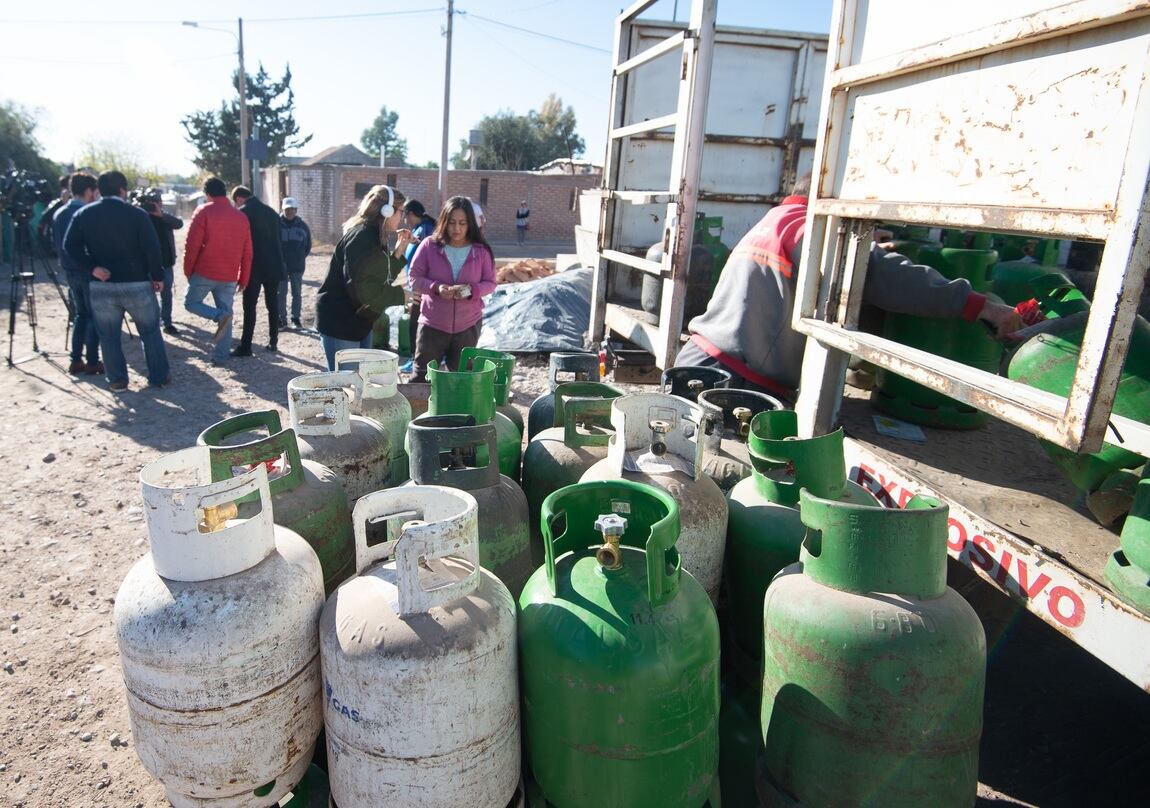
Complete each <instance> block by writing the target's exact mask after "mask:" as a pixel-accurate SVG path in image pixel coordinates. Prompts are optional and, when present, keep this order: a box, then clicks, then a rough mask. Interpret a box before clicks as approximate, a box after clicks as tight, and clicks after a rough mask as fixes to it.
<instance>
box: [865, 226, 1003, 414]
mask: <svg viewBox="0 0 1150 808" xmlns="http://www.w3.org/2000/svg"><path fill="white" fill-rule="evenodd" d="M916 260H917V261H918V263H921V264H926V265H927V266H932V267H934V268H935V269H937V270H938V271H939V273H941V274H942V275H944V276H945V277H947V278H950V279H951V280H955V279H957V278H966V279H967V280H969V281H970V285H971V288H972V289H973V290H974V291H975V292H979V293H981V294H988V293H989V287H990V281H989V279H988V274H987V273H988V271H989V270H990V267H991V265H992V264H994V262H995V261H996V260H997V253H995V252H994V250H963V249H955V248H951V247H944V248H934V247H924V248H922V249H921V250H919V251H918V257H917V259H916ZM882 335H883V336H884V337H886V338H887V339H891V340H894V341H895V342H899V343H902V344H903V345H909V346H910V347H912V348H918V349H920V350H923V351H929V352H930V353H933V354H937V355H939V356H942V357H945V358H947V359H953V360H955V361H957V362H962V363H963V364H964V365H970V366H971V367H974V368H978V369H979V370H985V371H987V372H989V373H997V372H998V365H999V362H1000V361H1001V360H1002V345H1001V344H999V343H998V342H996V341H995V340H994V338H993V337H992V336H991V334H990V333H989V332H988V331H987V329H986V327H985V326H983V325H982V324H981V323H978V322H974V323H968V322H966V321H965V320H962V319H960V318H957V317H955V318H948V319H939V318H927V317H916V316H914V315H911V314H895V313H893V312H888V313H887V314H886V317H885V319H884V321H883V332H882ZM876 381H877V387H876V388H875V391H874V393H873V394H872V395H871V403H872V404H873V405H874V406H875V408H876V409H879V410H881V411H883V412H886V413H889V414H890V415H893V416H894V417H895V418H900V419H902V420H903V421H909V422H911V423H915V424H923V425H925V426H934V427H942V428H945V429H974V428H975V427H978V426H981V425H982V424H984V423H986V420H987V419H988V418H989V417H990V416H988V415H987V414H986V413H984V412H981V411H979V410H978V409H976V408H974V407H972V406H970V405H969V404H964V403H962V402H961V401H955V400H954V399H952V398H949V397H948V396H944V395H943V394H942V393H938V392H936V391H934V390H930V389H928V388H926V387H923V386H922V385H920V384H917V383H915V382H912V381H910V380H909V379H905V378H903V377H902V376H899V375H898V374H895V373H891V372H889V371H886V370H882V369H880V370H879V371H878V374H877V377H876Z"/></svg>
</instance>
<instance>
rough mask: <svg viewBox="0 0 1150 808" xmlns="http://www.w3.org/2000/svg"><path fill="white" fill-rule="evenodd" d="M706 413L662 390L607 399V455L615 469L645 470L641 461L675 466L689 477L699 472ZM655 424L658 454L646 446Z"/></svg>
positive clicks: (697, 476)
mask: <svg viewBox="0 0 1150 808" xmlns="http://www.w3.org/2000/svg"><path fill="white" fill-rule="evenodd" d="M706 417H707V415H706V413H705V411H704V410H703V408H702V407H700V406H699V405H698V404H695V403H693V402H690V401H687V400H686V399H684V398H680V397H679V396H672V395H667V394H666V393H635V394H632V395H628V396H620V397H618V398H615V399H612V401H611V425H612V426H613V427H614V428H615V434H614V435H613V436H611V440H610V442H609V443H608V444H607V458H608V460H609V461H610V463H611V466H612V467H613V468H614V469H616V470H617V471H619V472H622V471H624V470H628V471H645V470H647V469H646V468H644V467H643V464H644V462H646V463H649V464H651V465H652V466H655V467H657V468H658V469H659V470H665V469H671V468H674V469H677V470H680V471H683V472H685V473H686V474H688V475H689V476H690V477H691V478H693V479H698V478H699V475H700V474H702V471H703V447H704V444H703V441H701V440H700V439H699V437H700V434H701V433H702V432H703V431H704V430H703V427H704V426H705V422H706ZM656 423H659V429H660V432H659V434H658V441H659V443H660V444H662V454H661V455H659V456H658V457H655V456H653V455H652V453H651V452H650V451H648V450H649V449H651V446H652V439H653V436H654V434H655V430H654V429H653V424H656Z"/></svg>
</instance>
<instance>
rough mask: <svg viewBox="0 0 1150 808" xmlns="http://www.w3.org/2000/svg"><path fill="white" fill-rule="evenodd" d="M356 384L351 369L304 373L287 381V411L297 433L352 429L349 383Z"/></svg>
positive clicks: (327, 432)
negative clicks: (335, 371)
mask: <svg viewBox="0 0 1150 808" xmlns="http://www.w3.org/2000/svg"><path fill="white" fill-rule="evenodd" d="M358 386H359V376H357V375H356V374H355V373H352V372H351V371H343V372H337V373H305V374H304V375H302V376H296V377H295V378H294V379H292V380H291V381H290V382H288V414H289V416H290V417H291V425H292V428H293V429H295V431H296V434H298V435H347V434H349V433H350V432H351V402H350V400H349V399H348V393H347V389H346V388H348V387H351V388H356V387H358Z"/></svg>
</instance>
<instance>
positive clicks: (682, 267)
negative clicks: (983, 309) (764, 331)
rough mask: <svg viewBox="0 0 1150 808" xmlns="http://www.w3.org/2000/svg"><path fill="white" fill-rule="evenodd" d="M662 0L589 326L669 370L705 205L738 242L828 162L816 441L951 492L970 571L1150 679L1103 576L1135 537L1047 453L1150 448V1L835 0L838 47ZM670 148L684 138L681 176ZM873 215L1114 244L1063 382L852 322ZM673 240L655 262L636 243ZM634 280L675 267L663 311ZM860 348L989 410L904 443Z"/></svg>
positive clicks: (811, 315)
mask: <svg viewBox="0 0 1150 808" xmlns="http://www.w3.org/2000/svg"><path fill="white" fill-rule="evenodd" d="M650 5H651V3H646V2H639V3H636V4H634V5H633V6H631V7H630V8H628V9H627V10H626V11H624V12H623V13H622V14H621V15H620V17H619V18H618V27H617V32H616V42H615V69H614V72H613V85H612V96H611V98H612V102H611V103H612V107H611V113H610V114H611V121H610V126H609V129H610V132H609V135H610V137H609V141H608V148H607V162H606V164H605V166H604V175H603V184H602V187H601V189H600V190H599V193H598V196H597V197H596V198H594V199H592V200H590V201H589V203H588V204H587V206H586V210H585V212H584V213H585V215H584V222H583V223H584V225H586V226H587V227H588V228H590V227H592V226H593V227H594V230H595V236H596V244H595V251H594V256H593V261H594V263H593V267H594V270H595V284H594V291H593V299H592V316H591V323H590V329H589V336H590V340H591V341H592V342H598V341H601V340H627V341H629V342H631V343H634V344H635V345H636V346H638V347H639V348H640V349H641V350H645V351H647V352H649V353H650V354H651V356H652V360H651V361H652V362H653V363H655V364H656V365H657V366H658V367H659V368H666V367H668V366H669V365H670V364H672V363H673V361H674V356H675V354H676V352H677V350H678V348H679V346H680V344H681V341H682V339H683V333H682V332H683V328H684V322H683V317H682V313H683V310H684V306H685V303H686V301H685V297H686V294H687V291H686V290H687V283H686V271H687V263H688V260H689V255H690V252H691V246H692V237H693V233H692V226H691V223H692V222H693V220H694V218H695V215H696V212H697V211H702V210H703V209H704V208H706V213H707V214H711V213H712V211H715V212H719V213H721V214H722V215H723V216H724V227H725V228H726V230H725V233H724V238H725V239H728V240H729V241H728V246H733V245H734V243H735V241H737V239H738V238H739V237H740V236H741V235H742V233H744V232H745V231H746V230H748V229H749V228H750V226H751V224H753V223H754V222H755V221H757V220H758V219H759V218H760V217H761V216H762V215H763V214H764V213H765V212H766V210H767V209H768V208H769V207H770V206H771V204H772V203H773V202H774V201H775V198H776V197H777V196H778V195H780V194H781V193H782V192H783V191H784V190H785V189H786V184H787V181H788V180H790V179H793V176H794V175H793V174H792V173H791V172H792V170H793V172H795V173H802V172H805V171H810V172H811V173H812V174H813V183H812V186H813V187H812V192H811V196H810V207H809V213H808V220H807V229H806V238H805V240H804V251H803V257H802V263H801V266H800V268H799V271H798V273H797V278H798V280H797V303H796V307H795V311H794V320H793V326H794V327H795V328H796V329H797V330H798V331H799V332H801V333H803V334H805V335H806V336H807V347H806V353H805V356H804V362H803V373H802V380H801V387H800V391H801V392H800V394H799V397H798V400H797V402H796V410H797V412H798V414H799V421H800V431H801V434H802V435H805V436H810V435H816V434H823V433H825V432H827V431H828V430H830V429H832V428H834V427H835V426H837V425H839V424H842V425H843V426H844V427H845V428H846V430H847V435H848V439H847V441H846V446H847V449H846V452H847V461H848V468H849V469H850V474H851V477H852V479H854V480H855V481H856V482H859V483H861V484H863V485H866V486H868V487H869V488H870V489H871V490H872V491H873V492H874V493H875V494H876V495H877V496H878V497H879V498H880V499H881V500H882V501H883V502H884V504H886V505H888V506H892V507H899V506H901V505H903V504H905V503H906V502H907V500H909V499H910V498H911V497H912V496H914V495H915V494H920V493H922V494H928V495H931V496H934V497H937V498H938V499H940V500H942V501H943V502H945V503H946V504H947V505H949V507H950V524H949V536H948V541H947V547H948V552H949V554H950V556H951V558H952V559H953V560H954V561H955V562H956V563H957V564H959V565H961V568H963V569H965V570H967V571H969V572H970V573H971V574H972V575H973V576H977V578H978V580H980V581H981V582H982V583H984V584H985V585H986V586H989V587H991V588H992V589H993V590H997V591H998V592H999V593H1001V594H1003V595H1005V596H1006V597H1008V598H1010V599H1011V600H1012V601H1013V602H1014V603H1016V604H1018V605H1019V606H1020V607H1021V608H1024V609H1025V610H1027V611H1029V612H1030V613H1032V614H1033V615H1034V616H1036V617H1037V618H1038V619H1040V620H1041V621H1043V622H1044V623H1046V624H1047V625H1048V626H1050V627H1051V628H1053V629H1054V630H1056V631H1058V632H1059V633H1060V634H1062V635H1063V636H1065V637H1066V638H1068V639H1069V640H1071V641H1072V642H1074V643H1076V644H1077V645H1078V646H1080V647H1081V648H1082V649H1084V650H1085V651H1087V652H1088V653H1089V654H1091V655H1093V656H1094V657H1096V658H1097V659H1098V660H1100V661H1101V662H1103V663H1104V664H1105V665H1107V666H1109V667H1110V668H1112V669H1113V670H1114V671H1116V672H1117V673H1118V674H1120V675H1121V676H1122V677H1125V678H1126V679H1127V680H1129V681H1130V682H1131V683H1133V684H1134V685H1136V686H1137V687H1138V688H1140V689H1142V690H1143V691H1145V690H1150V616H1148V615H1147V614H1146V613H1143V612H1142V611H1140V610H1139V609H1137V608H1135V607H1134V606H1133V605H1131V603H1130V602H1128V600H1127V599H1124V598H1123V597H1122V596H1120V594H1119V593H1118V592H1116V591H1115V589H1114V587H1113V586H1112V585H1111V583H1110V582H1108V579H1107V577H1106V574H1105V567H1106V564H1107V561H1108V559H1109V558H1110V557H1111V556H1112V555H1113V554H1114V553H1115V551H1116V550H1117V549H1118V547H1119V536H1118V534H1117V532H1116V531H1115V530H1113V529H1110V528H1107V527H1104V526H1102V525H1100V524H1098V522H1097V521H1095V520H1094V519H1093V518H1092V517H1091V514H1090V512H1089V511H1088V510H1087V509H1086V508H1084V507H1083V504H1082V499H1081V492H1079V491H1076V490H1075V489H1074V488H1073V487H1072V486H1070V485H1069V483H1068V482H1067V481H1066V480H1065V479H1064V478H1063V477H1062V476H1061V475H1060V474H1059V472H1058V470H1057V469H1056V468H1055V467H1054V465H1053V463H1051V461H1050V459H1049V458H1048V457H1047V455H1046V454H1044V452H1043V451H1042V450H1041V448H1040V445H1039V439H1041V440H1042V441H1046V442H1047V443H1048V444H1049V445H1052V446H1056V447H1061V448H1063V449H1065V450H1068V451H1069V452H1071V453H1078V454H1084V453H1092V452H1097V451H1098V450H1099V449H1100V448H1101V447H1103V445H1118V446H1121V447H1123V448H1125V449H1128V450H1130V451H1131V452H1133V453H1135V454H1137V455H1141V456H1142V457H1143V458H1145V457H1150V425H1147V423H1144V422H1143V421H1150V418H1142V419H1137V418H1131V417H1124V416H1122V415H1119V414H1116V413H1115V412H1114V403H1115V395H1116V390H1117V388H1118V384H1119V382H1120V380H1121V378H1122V369H1123V364H1124V361H1125V359H1126V354H1127V350H1128V348H1129V346H1130V342H1131V334H1132V331H1133V329H1134V327H1135V324H1136V323H1135V320H1136V309H1137V307H1138V303H1139V300H1140V296H1141V294H1142V290H1143V286H1144V281H1145V275H1146V270H1147V265H1148V263H1150V185H1148V180H1150V75H1148V73H1147V70H1146V65H1147V64H1150V2H1145V0H1141V1H1139V0H1077V1H1076V2H1070V3H1060V2H1056V0H1024V2H1019V3H1011V4H1004V3H996V2H991V1H990V0H971V2H968V3H965V4H963V7H962V13H961V14H954V13H949V12H946V13H942V12H940V10H939V9H936V8H935V7H934V5H933V4H924V3H916V2H911V1H910V0H873V1H872V2H870V3H857V2H852V1H851V0H836V2H835V5H834V11H833V15H832V19H831V25H830V36H829V38H828V39H826V40H824V39H822V38H821V37H816V36H814V35H809V36H808V35H791V34H782V33H779V32H750V31H745V30H734V29H724V28H722V27H719V28H716V27H715V9H716V2H715V0H696V1H695V2H694V3H692V8H691V18H690V22H689V23H688V24H687V25H686V26H669V25H661V24H660V25H657V24H653V23H649V22H645V21H643V20H640V19H638V15H640V14H641V13H642V12H643V11H645V10H646V9H647V8H648V7H649V6H650ZM894 32H897V35H894ZM659 36H662V37H663V38H662V39H659V38H658V37H659ZM828 41H829V43H830V45H829V51H823V50H821V47H822V46H824V43H825V42H828ZM751 42H754V43H758V45H759V47H760V50H759V51H758V52H757V57H756V56H753V55H752V53H755V51H754V48H753V47H752V46H748V45H746V44H745V43H751ZM736 43H738V44H736ZM787 43H789V44H790V46H793V47H791V48H790V51H789V52H791V53H792V54H793V55H794V58H793V59H792V60H791V62H790V64H791V72H790V74H789V76H790V77H791V79H792V80H791V81H790V82H780V81H779V79H780V77H781V76H782V75H783V74H785V73H786V70H784V69H782V68H781V65H782V64H783V62H782V61H781V60H779V59H776V58H774V57H775V56H777V55H778V51H779V50H780V49H781V50H788V44H787ZM768 53H771V54H772V56H770V57H768V56H767V55H766V54H768ZM668 54H671V55H672V56H673V57H674V59H677V60H678V61H675V62H674V65H677V66H678V68H679V69H678V70H677V72H676V71H675V70H672V71H671V73H670V74H667V73H664V74H663V79H664V81H665V82H666V83H668V84H669V85H670V86H671V87H672V88H674V86H675V83H676V82H675V80H676V79H677V80H678V81H677V90H678V95H677V99H678V103H677V106H676V107H674V109H675V112H673V113H666V112H665V111H664V110H666V109H667V106H666V105H667V104H668V103H669V99H670V98H671V92H670V91H666V92H664V94H663V95H662V96H659V95H658V94H657V93H654V92H652V91H648V90H647V86H648V85H647V83H646V82H647V81H648V79H647V78H646V77H644V74H643V73H641V71H642V70H643V69H644V68H647V69H650V70H651V74H652V75H654V72H655V71H654V69H653V68H654V66H655V65H657V64H658V63H659V62H658V60H660V59H666V57H667V55H668ZM800 54H802V55H800ZM740 58H741V59H746V60H747V62H746V63H745V66H744V67H745V71H744V75H745V76H746V78H745V79H744V80H743V81H742V82H741V83H739V84H738V86H737V88H735V89H734V90H731V91H730V92H728V86H727V82H724V81H717V82H716V81H715V78H716V77H718V76H720V75H724V74H725V72H726V70H727V67H725V66H726V65H730V64H732V63H734V62H735V61H737V60H739V59H740ZM756 58H757V59H758V61H756ZM752 63H753V64H755V65H757V68H754V67H751V65H752ZM719 65H724V67H722V68H720V67H719ZM772 65H773V66H774V67H771V66H772ZM775 68H778V72H771V71H772V70H773V69H775ZM756 70H758V72H755V71H756ZM820 73H821V75H820ZM650 80H651V81H653V80H654V79H653V78H652V79H650ZM768 83H769V84H771V87H772V89H773V91H775V92H779V93H781V94H782V95H781V96H780V99H783V100H780V101H779V102H775V103H785V104H786V105H787V111H788V112H787V114H788V118H787V120H788V126H787V127H785V128H784V129H785V132H786V134H785V135H784V136H783V140H781V141H776V140H774V139H772V138H773V137H774V135H768V134H766V133H765V132H764V131H763V130H762V129H759V130H756V127H757V126H760V125H761V124H762V123H763V121H764V120H768V119H770V115H769V114H768V115H766V116H764V115H763V114H762V113H763V109H764V107H762V104H761V100H756V101H755V102H753V103H752V102H748V103H747V104H744V105H740V104H739V99H745V98H747V97H756V98H757V96H756V95H755V94H756V93H757V92H758V90H757V89H756V88H757V87H758V86H759V85H760V84H768ZM780 88H781V89H780ZM640 90H641V91H642V92H640ZM764 92H766V91H765V90H764ZM816 98H817V99H818V103H817V107H818V109H817V112H816V110H815V107H816V101H815V99H816ZM654 99H658V103H661V104H663V106H658V104H657V103H656V101H655V100H654ZM648 101H649V103H648ZM775 109H776V110H778V109H780V108H779V107H778V106H776V107H775ZM659 112H662V113H663V114H657V113H659ZM669 129H673V135H671V134H668V132H669ZM751 132H754V134H753V135H751V134H750V133H751ZM812 136H813V137H814V140H815V143H814V146H813V149H809V146H808V141H809V139H810V138H811V137H812ZM788 137H789V138H791V139H790V140H787V139H786V138H788ZM652 141H654V142H655V143H659V144H669V146H670V161H671V169H670V172H669V173H668V172H667V171H666V170H665V169H663V173H659V170H660V167H661V166H664V165H665V162H666V160H665V158H666V157H667V154H666V150H665V149H664V150H663V151H662V152H660V151H659V150H658V149H654V148H651V142H652ZM755 149H757V151H754V150H755ZM808 149H809V150H808ZM720 150H726V151H725V153H724V154H723V155H720ZM740 150H742V151H740ZM727 155H730V156H727ZM788 155H789V157H788ZM656 156H658V157H659V158H661V159H660V160H657V159H656ZM759 161H762V163H763V166H762V167H761V170H760V167H759ZM718 166H723V167H724V168H726V169H727V170H720V169H719V168H718ZM776 168H777V169H778V170H777V171H775V169H776ZM664 182H665V184H664ZM748 182H749V184H746V183H748ZM751 186H753V187H754V188H756V189H757V191H752V190H750V188H751ZM754 193H758V194H760V195H759V196H754ZM736 206H739V207H736ZM654 210H659V211H660V212H661V216H658V217H655V216H653V215H652V213H651V211H654ZM877 223H883V224H896V225H898V224H902V225H917V226H921V227H923V228H946V229H951V230H956V229H957V230H963V231H975V232H993V233H1004V234H1017V235H1022V236H1029V237H1035V238H1041V239H1060V240H1067V241H1069V240H1086V241H1092V242H1099V243H1101V244H1103V245H1104V246H1103V247H1102V250H1101V258H1100V263H1099V267H1098V279H1097V284H1096V287H1095V289H1094V290H1093V300H1092V304H1091V305H1090V308H1089V316H1088V320H1087V322H1086V326H1085V333H1084V336H1083V339H1082V346H1081V351H1080V353H1079V355H1078V357H1077V364H1076V370H1075V372H1074V378H1073V382H1072V383H1071V384H1070V386H1069V389H1068V390H1067V391H1066V392H1065V394H1064V395H1059V394H1057V393H1052V392H1049V391H1041V390H1038V389H1035V388H1033V387H1029V386H1026V385H1024V384H1022V383H1020V382H1016V381H1011V380H1008V379H1005V378H1003V377H1002V376H999V375H996V374H993V373H990V372H987V371H985V370H977V369H975V368H971V367H967V366H966V365H963V364H961V363H959V362H956V361H954V360H951V359H946V358H944V357H940V356H936V355H933V354H930V353H927V352H924V351H921V350H917V349H913V348H909V347H907V346H905V345H901V344H899V343H897V342H894V341H892V340H890V339H884V338H883V337H881V336H878V335H875V334H870V333H865V332H863V331H861V330H859V328H858V315H859V309H860V306H861V298H862V288H863V283H864V282H865V273H866V256H867V254H868V252H869V245H870V242H871V240H872V235H873V229H874V227H875V225H876V224H877ZM660 239H661V240H662V241H663V243H664V244H666V246H667V250H666V253H665V255H664V258H663V260H662V261H660V262H652V261H648V260H646V259H644V258H641V257H638V255H637V254H636V253H637V249H636V248H639V247H641V246H642V245H643V244H645V243H647V242H657V241H658V240H660ZM635 272H638V273H646V274H648V275H652V276H654V277H656V278H658V279H659V281H660V282H661V284H662V290H663V295H662V301H661V308H660V311H659V313H658V315H657V316H649V315H646V313H644V312H642V311H636V310H635V307H634V306H633V302H632V300H631V299H629V294H630V293H631V292H632V291H633V290H632V289H631V287H632V286H633V282H632V281H631V280H630V274H631V273H635ZM851 357H857V358H860V359H862V360H865V361H867V362H869V363H871V364H872V365H873V366H875V367H876V368H878V369H880V371H882V372H886V373H894V374H898V375H900V376H903V377H906V378H909V379H911V380H913V381H915V382H918V383H919V384H921V385H924V386H925V387H927V388H930V389H932V390H936V391H939V392H942V393H945V394H946V395H948V396H950V397H952V398H953V399H956V400H958V401H960V402H963V403H964V404H966V405H969V406H971V407H973V408H976V409H978V410H980V411H983V412H987V413H989V414H991V415H992V416H994V418H993V419H992V420H991V422H990V423H989V425H988V426H986V427H984V428H983V429H981V430H977V431H974V432H947V431H945V430H940V429H930V430H927V431H926V440H925V442H922V443H908V442H907V441H905V440H901V439H898V438H891V437H888V436H885V435H883V434H881V433H879V432H878V431H877V429H876V427H875V425H874V423H873V418H872V411H871V410H870V409H869V405H868V404H867V402H866V401H865V400H864V399H865V395H863V394H860V392H859V391H857V390H854V389H851V388H847V387H846V386H845V385H844V377H845V372H846V369H847V362H848V361H849V360H850V358H851Z"/></svg>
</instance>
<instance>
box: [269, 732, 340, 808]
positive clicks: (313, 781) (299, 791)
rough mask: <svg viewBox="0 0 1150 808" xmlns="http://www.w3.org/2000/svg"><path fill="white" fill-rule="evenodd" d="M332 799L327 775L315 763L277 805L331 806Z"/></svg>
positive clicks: (300, 807)
mask: <svg viewBox="0 0 1150 808" xmlns="http://www.w3.org/2000/svg"><path fill="white" fill-rule="evenodd" d="M321 740H322V739H321ZM257 796H258V794H257ZM330 800H331V792H330V791H328V782H327V775H326V774H324V771H323V769H321V768H320V767H319V766H317V765H315V764H314V763H313V764H311V765H310V766H308V767H307V772H306V773H305V774H304V776H303V779H301V780H300V781H299V782H298V783H297V784H296V785H295V787H294V788H293V789H292V790H291V791H289V792H288V793H287V794H285V795H284V796H283V797H281V798H280V801H279V802H278V803H276V805H279V806H282V808H329V806H330V804H331V803H330Z"/></svg>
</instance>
